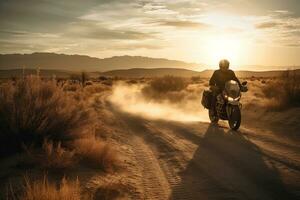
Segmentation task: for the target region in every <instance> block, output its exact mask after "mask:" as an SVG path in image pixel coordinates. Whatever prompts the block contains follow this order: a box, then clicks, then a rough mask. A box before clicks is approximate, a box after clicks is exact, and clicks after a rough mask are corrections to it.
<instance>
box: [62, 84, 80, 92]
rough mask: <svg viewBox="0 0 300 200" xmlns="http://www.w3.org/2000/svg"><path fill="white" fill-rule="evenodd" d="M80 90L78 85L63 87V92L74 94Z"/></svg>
mask: <svg viewBox="0 0 300 200" xmlns="http://www.w3.org/2000/svg"><path fill="white" fill-rule="evenodd" d="M80 89H81V86H80V85H79V84H78V83H67V84H65V85H64V86H63V90H64V91H69V92H76V91H78V90H80Z"/></svg>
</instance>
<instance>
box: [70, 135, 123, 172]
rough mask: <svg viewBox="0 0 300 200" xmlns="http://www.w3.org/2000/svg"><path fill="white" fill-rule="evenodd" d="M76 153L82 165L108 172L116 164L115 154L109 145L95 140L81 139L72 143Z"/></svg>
mask: <svg viewBox="0 0 300 200" xmlns="http://www.w3.org/2000/svg"><path fill="white" fill-rule="evenodd" d="M74 148H75V151H76V153H77V154H78V155H79V156H80V157H81V160H82V161H83V162H84V164H87V165H89V166H91V167H94V168H99V169H103V170H106V171H110V170H112V169H113V167H114V166H115V164H116V161H117V160H116V154H115V152H114V151H113V150H112V148H111V147H110V145H109V144H107V143H104V142H102V141H100V140H99V139H97V138H83V139H78V140H76V141H75V142H74Z"/></svg>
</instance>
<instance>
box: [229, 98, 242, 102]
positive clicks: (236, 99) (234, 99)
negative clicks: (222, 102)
mask: <svg viewBox="0 0 300 200" xmlns="http://www.w3.org/2000/svg"><path fill="white" fill-rule="evenodd" d="M240 98H241V97H237V98H232V97H228V101H238V100H239V99H240Z"/></svg>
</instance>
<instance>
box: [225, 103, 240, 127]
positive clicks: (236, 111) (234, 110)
mask: <svg viewBox="0 0 300 200" xmlns="http://www.w3.org/2000/svg"><path fill="white" fill-rule="evenodd" d="M230 109H231V112H230V116H229V117H228V122H229V126H230V128H231V129H232V130H238V129H239V127H240V125H241V110H240V108H239V106H231V107H230Z"/></svg>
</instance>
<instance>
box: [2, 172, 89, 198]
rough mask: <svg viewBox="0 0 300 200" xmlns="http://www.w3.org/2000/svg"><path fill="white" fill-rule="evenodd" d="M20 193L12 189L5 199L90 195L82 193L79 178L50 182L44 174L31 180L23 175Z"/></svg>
mask: <svg viewBox="0 0 300 200" xmlns="http://www.w3.org/2000/svg"><path fill="white" fill-rule="evenodd" d="M22 188H23V189H22V191H21V192H20V194H19V195H18V194H15V193H16V192H15V191H13V189H12V190H11V191H10V192H9V193H8V195H7V199H13V200H41V199H43V200H88V199H93V198H92V196H91V195H88V194H84V193H83V191H82V189H81V187H80V182H79V180H78V179H77V180H74V181H70V180H67V179H66V178H63V179H62V180H61V183H60V184H59V185H57V184H56V183H53V182H50V181H49V180H48V178H47V176H46V175H45V176H44V177H43V178H42V179H36V180H31V179H30V178H29V177H27V176H26V177H25V181H24V184H23V187H22Z"/></svg>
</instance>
